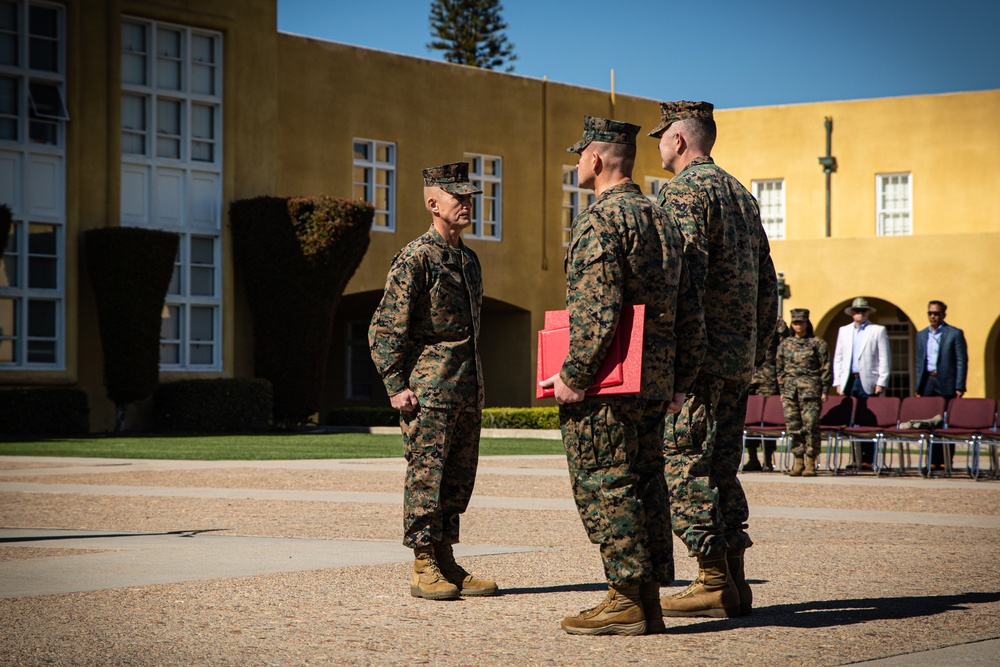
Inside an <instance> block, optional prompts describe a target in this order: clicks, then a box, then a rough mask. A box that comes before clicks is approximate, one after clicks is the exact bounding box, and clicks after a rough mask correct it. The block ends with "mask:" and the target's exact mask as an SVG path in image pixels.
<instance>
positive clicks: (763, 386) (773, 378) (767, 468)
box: [743, 316, 792, 472]
mask: <svg viewBox="0 0 1000 667" xmlns="http://www.w3.org/2000/svg"><path fill="white" fill-rule="evenodd" d="M791 333H792V332H791V330H789V328H788V325H787V324H785V320H783V319H781V316H778V321H777V323H776V324H775V327H774V336H773V337H772V338H771V344H770V345H768V347H767V357H765V358H764V363H762V364H761V365H760V366H758V367H757V369H756V370H755V371H754V373H753V377H751V378H750V393H751V394H757V395H758V396H774V395H775V394H778V393H779V392H778V373H777V369H776V367H775V362H774V357H775V355H776V354H777V353H778V345H780V344H781V341H782V339H784V338H785V337H787V336H789V335H791ZM776 444H777V443H776V441H775V440H774V439H767V440H764V466H763V467H761V465H760V460H759V459H758V458H757V445H755V444H748V445H747V446H746V449H747V461H746V463H744V464H743V471H744V472H757V471H760V470H763V471H764V472H773V471H774V460H773V456H774V450H775V449H776Z"/></svg>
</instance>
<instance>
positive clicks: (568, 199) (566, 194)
mask: <svg viewBox="0 0 1000 667" xmlns="http://www.w3.org/2000/svg"><path fill="white" fill-rule="evenodd" d="M562 175H563V176H562V191H563V198H562V244H563V247H564V248H566V247H569V243H570V241H571V240H572V238H573V221H574V220H576V216H578V215H580V212H581V211H583V210H584V209H586V208H587V207H588V206H590V205H591V204H593V203H594V200H595V199H597V196H596V195H595V194H594V191H593V190H589V189H587V188H581V187H580V186H579V185H578V184H577V179H578V178H579V174H578V173H577V171H576V166H573V165H563V168H562ZM583 202H586V203H583Z"/></svg>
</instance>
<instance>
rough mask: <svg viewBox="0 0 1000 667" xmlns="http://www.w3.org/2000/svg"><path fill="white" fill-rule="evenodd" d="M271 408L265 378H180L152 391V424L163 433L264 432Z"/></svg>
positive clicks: (268, 389)
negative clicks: (153, 392) (154, 391)
mask: <svg viewBox="0 0 1000 667" xmlns="http://www.w3.org/2000/svg"><path fill="white" fill-rule="evenodd" d="M271 407H272V396H271V383H270V382H268V381H267V380H263V379H253V380H249V379H245V378H219V379H216V380H180V381H178V382H170V383H167V384H162V385H160V387H159V388H158V389H157V390H156V393H155V394H153V424H154V428H155V429H156V430H157V431H164V432H165V431H185V432H193V433H241V432H248V431H264V430H266V429H267V428H268V425H269V424H270V420H271Z"/></svg>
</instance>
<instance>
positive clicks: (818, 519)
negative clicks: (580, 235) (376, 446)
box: [0, 457, 1000, 667]
mask: <svg viewBox="0 0 1000 667" xmlns="http://www.w3.org/2000/svg"><path fill="white" fill-rule="evenodd" d="M18 461H20V460H19V459H14V458H11V459H0V470H4V471H5V472H4V473H3V474H2V475H0V526H4V527H25V528H28V527H31V528H69V529H99V530H108V531H111V530H114V531H136V532H144V531H149V532H156V531H164V532H165V531H176V530H201V529H209V528H225V529H226V530H225V534H227V535H255V536H264V537H311V538H325V539H331V540H338V539H348V538H350V539H374V540H393V541H396V540H399V538H400V530H401V518H400V507H399V506H398V505H393V504H375V503H366V502H355V503H350V502H322V501H301V500H280V499H279V500H259V499H249V498H232V499H218V498H196V497H183V496H182V497H167V496H158V495H140V496H122V495H103V494H101V495H84V494H75V493H48V492H47V493H23V492H10V491H9V490H8V489H6V488H5V486H4V485H5V484H7V483H13V482H15V481H17V482H26V481H31V482H34V483H41V484H46V485H52V490H53V491H55V490H58V486H59V485H61V484H68V483H72V484H81V483H82V484H88V485H112V486H132V487H135V486H145V487H174V488H193V489H194V488H230V489H278V490H322V491H358V492H371V493H399V492H400V491H401V485H402V473H401V471H400V470H401V469H400V470H374V469H373V470H368V471H359V470H353V469H352V470H343V469H327V468H324V467H323V466H322V465H317V467H316V468H309V467H308V466H303V465H302V464H301V462H300V463H288V464H282V463H274V464H273V465H271V466H270V467H254V466H243V465H240V464H233V465H231V466H230V467H225V466H224V465H218V466H217V467H214V468H211V469H184V470H162V471H157V472H144V471H142V470H141V469H139V470H136V471H135V472H123V471H122V470H121V468H117V469H115V468H105V469H103V471H101V472H77V473H75V474H72V475H69V474H62V472H59V474H54V475H40V474H39V475H36V474H33V473H34V472H35V471H37V470H38V469H39V468H38V464H37V462H34V461H32V462H30V466H29V465H28V463H29V462H27V461H24V463H25V465H24V466H22V467H20V469H19V468H18V466H17V463H18ZM73 465H74V466H75V465H76V464H75V463H74V464H73ZM43 467H44V466H43ZM49 467H50V468H52V469H53V472H56V470H55V469H56V468H66V467H68V466H67V464H66V463H61V462H60V460H59V459H53V460H52V462H51V464H50V466H49ZM137 467H141V466H137ZM355 467H359V468H364V465H363V464H361V465H357V466H355ZM371 467H372V468H380V467H385V466H384V464H378V463H373V464H372V466H371ZM511 467H519V468H523V469H524V470H525V471H528V472H530V471H531V470H537V471H538V474H537V475H512V474H505V473H502V474H494V473H493V472H491V470H494V469H498V468H499V469H502V470H506V469H509V468H511ZM560 467H561V468H562V469H564V468H565V463H564V461H562V460H561V459H559V457H548V458H544V459H512V458H510V457H507V458H504V459H490V460H484V462H483V465H482V466H481V469H480V477H479V482H478V484H477V488H476V496H477V497H484V496H497V497H506V498H532V497H536V498H539V499H553V498H561V499H565V500H566V501H569V500H570V494H569V484H568V481H567V479H566V478H565V477H563V476H559V475H551V474H546V471H549V472H551V471H553V470H556V469H559V468H560ZM29 468H30V469H29ZM90 470H94V469H93V468H91V469H90ZM769 478H772V476H769V475H760V474H758V475H751V476H747V477H746V478H745V481H746V484H745V486H746V489H747V494H748V498H749V499H750V503H751V506H761V507H769V508H782V507H787V508H798V507H808V508H815V513H814V514H813V515H811V516H814V517H815V518H810V519H806V520H787V519H776V518H758V519H753V518H752V519H751V533H752V535H753V537H754V539H755V541H756V543H757V544H756V546H755V547H754V548H753V549H751V550H750V551H749V552H748V555H747V569H748V576H749V577H750V580H751V583H752V584H753V585H754V594H755V602H754V606H755V611H754V613H753V615H752V616H750V617H747V618H740V619H732V620H714V619H667V626H668V631H667V633H666V634H664V635H657V636H645V637H631V638H629V637H603V638H591V637H573V636H569V635H566V634H564V633H563V632H562V631H561V630H560V629H559V620H560V619H561V618H562V616H564V615H567V614H572V613H576V612H577V611H578V610H580V609H583V608H586V607H590V606H593V605H594V604H596V603H597V602H598V601H599V599H600V598H601V597H603V591H604V588H605V587H604V584H603V574H602V570H601V566H600V561H599V558H598V553H597V548H596V547H595V546H593V545H591V544H589V543H588V542H587V540H586V537H585V535H584V533H583V528H582V526H581V524H580V521H579V518H578V517H577V515H576V513H575V511H573V510H572V509H567V510H551V509H536V510H533V509H513V508H505V507H498V508H487V507H472V508H470V510H469V512H468V513H467V514H466V515H465V517H464V519H463V542H465V543H467V544H482V545H491V544H492V545H522V546H530V547H536V548H539V549H540V550H539V551H534V552H530V553H524V554H504V555H492V556H480V557H470V558H467V559H465V561H464V562H465V564H466V566H467V567H469V569H471V570H474V571H475V572H477V573H482V574H487V575H489V576H491V577H495V578H496V579H497V580H498V581H499V583H500V585H501V588H502V591H501V592H502V594H501V595H499V596H497V597H494V598H484V599H473V598H468V599H464V600H460V601H456V602H431V601H426V600H419V599H416V598H412V597H410V595H409V591H408V588H407V583H408V577H409V574H408V573H409V569H410V564H409V563H398V564H390V565H372V566H366V567H350V568H339V569H326V570H317V571H309V572H291V573H283V574H273V575H264V576H248V577H237V578H230V579H214V580H208V581H189V582H186V583H180V584H161V585H149V586H141V587H140V586H137V587H130V588H119V589H111V590H97V591H89V592H83V593H72V594H62V595H43V596H33V597H21V598H7V599H0V627H2V628H3V631H2V633H0V665H4V666H7V665H10V666H22V665H25V666H27V665H32V666H34V665H95V666H96V665H101V666H103V665H127V666H143V667H145V666H150V667H152V666H155V665H177V666H181V665H184V666H189V665H213V666H215V665H220V666H221V665H227V666H228V665H233V666H236V665H239V666H247V665H253V666H256V665H359V666H360V665H445V666H456V667H457V666H466V667H468V666H473V665H482V666H484V667H485V666H493V665H518V666H520V665H545V666H550V665H551V666H564V665H566V666H571V665H595V666H596V665H601V666H604V665H630V664H649V665H671V666H684V665H705V664H720V665H761V666H766V667H773V666H774V665H841V664H846V663H850V662H856V661H860V660H867V659H873V658H878V657H883V656H890V655H898V654H902V653H909V652H915V651H924V650H929V649H933V648H937V647H941V646H948V645H955V644H962V643H965V642H972V641H976V640H982V639H987V638H995V637H998V636H1000V626H998V624H997V619H998V618H1000V568H998V567H997V566H996V563H997V557H998V555H1000V548H998V547H997V542H998V540H997V538H998V530H1000V529H992V528H972V527H947V526H934V525H926V524H922V523H920V522H919V518H918V519H914V520H912V521H908V522H906V523H881V524H860V523H855V522H851V521H843V520H830V519H829V518H824V516H825V515H824V514H823V512H824V510H842V509H851V510H857V511H859V512H863V513H878V512H884V511H895V512H910V513H917V514H918V515H919V514H921V513H925V514H927V515H928V516H929V515H930V514H941V513H945V514H953V515H959V516H961V515H966V516H970V517H972V516H980V517H981V516H986V517H990V516H993V517H997V516H1000V502H998V501H1000V482H993V481H986V482H979V483H973V482H971V481H970V482H967V483H965V484H953V485H951V486H945V485H942V484H939V483H938V482H940V481H941V480H919V481H915V482H913V483H911V484H909V485H900V484H898V483H894V482H893V480H885V481H884V483H880V482H879V481H875V482H874V483H873V480H870V479H861V480H858V481H857V482H856V483H853V482H852V481H851V480H846V481H843V480H838V481H837V483H828V480H827V479H826V478H822V477H821V478H820V479H819V482H821V483H815V482H814V483H811V482H810V481H809V480H802V481H792V480H790V479H789V478H785V477H781V476H779V475H774V476H773V478H772V479H773V481H769ZM95 490H97V491H100V490H99V489H95ZM39 544H40V543H38V542H33V543H31V544H30V546H18V545H16V544H3V545H0V561H5V560H7V561H9V560H12V559H15V558H18V559H33V558H44V557H46V556H73V555H75V554H78V553H91V552H90V551H88V550H78V549H60V548H58V546H54V547H52V548H49V547H40V546H38V545H39ZM675 545H676V553H675V556H676V559H675V560H676V564H677V578H678V582H677V583H676V584H675V586H678V587H679V586H681V585H683V584H684V583H686V581H687V580H690V579H691V578H692V577H693V576H694V574H695V571H696V570H695V563H694V561H693V559H690V558H687V557H686V554H685V553H684V550H683V549H682V548H681V547H680V543H679V542H676V543H675ZM232 557H233V558H238V557H239V555H238V554H233V555H232ZM672 590H679V588H671V589H667V592H670V591H672Z"/></svg>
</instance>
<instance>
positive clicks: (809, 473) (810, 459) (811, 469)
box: [802, 456, 816, 477]
mask: <svg viewBox="0 0 1000 667" xmlns="http://www.w3.org/2000/svg"><path fill="white" fill-rule="evenodd" d="M802 476H803V477H815V476H816V457H815V456H807V457H806V467H805V470H803V471H802Z"/></svg>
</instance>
